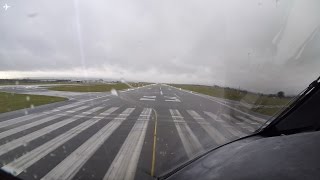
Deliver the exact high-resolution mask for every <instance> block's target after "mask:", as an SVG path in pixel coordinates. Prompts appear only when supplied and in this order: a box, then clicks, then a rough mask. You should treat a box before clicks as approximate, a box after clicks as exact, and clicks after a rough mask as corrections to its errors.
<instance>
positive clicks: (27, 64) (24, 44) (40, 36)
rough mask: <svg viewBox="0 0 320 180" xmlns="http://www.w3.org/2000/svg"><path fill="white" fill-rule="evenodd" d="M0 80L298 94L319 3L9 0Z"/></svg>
mask: <svg viewBox="0 0 320 180" xmlns="http://www.w3.org/2000/svg"><path fill="white" fill-rule="evenodd" d="M10 3H11V4H10V5H11V6H12V7H11V8H10V9H9V10H8V11H3V10H1V11H0V34H1V36H0V76H2V77H22V76H29V77H35V76H50V77H52V76H55V77H66V76H72V77H75V76H87V77H102V78H125V79H128V80H141V81H143V80H144V81H155V82H178V83H198V84H210V85H211V84H218V85H226V86H232V87H239V86H240V87H241V88H245V89H249V90H253V91H261V92H276V91H278V90H284V91H286V92H288V93H297V92H298V91H299V90H301V89H303V88H304V86H306V85H307V84H308V83H309V82H310V81H311V80H312V79H313V78H316V76H318V75H319V69H320V61H319V60H318V58H319V57H320V54H319V47H320V43H319V42H320V39H319V24H320V20H319V19H320V3H319V1H317V0H310V1H290V0H282V1H277V2H276V1H266V2H265V1H263V2H262V1H258V0H249V1H236V0H228V1H212V0H204V1H195V0H164V1H148V0H138V1H129V0H107V1H99V0H93V1H78V0H74V1H71V0H70V1H64V2H63V3H62V2H57V1H42V0H28V1H23V2H22V1H18V0H12V1H10Z"/></svg>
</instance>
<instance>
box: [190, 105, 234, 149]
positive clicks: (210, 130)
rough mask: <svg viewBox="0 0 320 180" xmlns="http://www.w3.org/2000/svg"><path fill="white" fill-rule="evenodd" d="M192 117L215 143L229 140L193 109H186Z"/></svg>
mask: <svg viewBox="0 0 320 180" xmlns="http://www.w3.org/2000/svg"><path fill="white" fill-rule="evenodd" d="M187 112H188V113H189V114H190V115H191V116H192V118H193V119H194V120H195V121H196V122H197V123H198V124H199V125H200V126H201V127H202V128H203V129H204V130H205V131H206V132H207V134H208V135H209V136H210V137H211V138H212V139H213V140H214V141H215V142H216V143H217V144H224V143H226V142H228V141H229V140H228V139H227V138H226V137H225V136H224V135H223V134H221V133H220V132H219V131H218V130H217V129H216V128H214V127H213V126H212V125H211V124H209V123H208V122H207V121H206V120H205V119H204V118H203V117H201V116H200V115H199V114H198V113H197V112H195V111H194V110H187Z"/></svg>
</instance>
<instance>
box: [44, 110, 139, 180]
mask: <svg viewBox="0 0 320 180" xmlns="http://www.w3.org/2000/svg"><path fill="white" fill-rule="evenodd" d="M134 109H135V108H127V109H126V110H125V111H123V112H122V113H121V114H119V115H118V116H117V117H116V118H114V119H113V120H112V121H110V122H109V123H108V124H107V125H105V126H104V127H103V128H102V129H100V130H99V131H98V132H97V133H96V134H94V135H93V136H91V138H90V139H88V140H87V141H86V142H85V143H83V144H82V145H81V146H80V147H78V148H77V149H76V150H75V151H73V152H72V153H71V154H70V155H69V156H68V157H66V158H65V159H64V160H63V161H62V162H60V163H59V164H58V165H57V166H56V167H55V168H53V169H52V170H51V171H50V172H49V173H48V174H46V175H45V176H44V177H43V178H42V179H43V180H45V179H50V180H54V179H57V180H60V179H64V180H67V179H72V178H73V177H74V176H75V174H76V173H77V172H78V171H79V169H80V168H81V167H82V166H83V165H84V164H85V162H86V161H87V160H88V159H89V158H90V157H91V156H92V155H93V154H94V152H96V151H97V150H98V148H99V147H100V146H101V145H102V144H103V143H104V142H105V141H106V140H107V139H108V138H109V136H110V135H111V134H112V133H113V132H114V131H115V130H116V129H117V128H118V127H119V126H120V125H121V124H122V122H123V121H124V120H126V119H127V117H128V116H129V115H130V114H131V113H132V112H133V110H134Z"/></svg>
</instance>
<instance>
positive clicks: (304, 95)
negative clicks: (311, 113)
mask: <svg viewBox="0 0 320 180" xmlns="http://www.w3.org/2000/svg"><path fill="white" fill-rule="evenodd" d="M319 88H320V76H319V77H318V78H317V79H316V80H314V81H313V82H312V83H310V84H309V86H308V87H307V88H306V89H304V90H303V91H302V92H301V93H299V94H298V95H297V96H296V98H294V99H293V100H292V101H291V102H290V103H289V106H288V107H287V108H285V109H284V110H283V111H281V112H280V113H278V114H276V115H275V116H274V117H276V118H271V119H270V120H269V121H267V122H266V123H265V124H264V125H263V126H261V127H260V128H259V129H258V130H257V131H261V130H263V129H266V128H268V127H271V126H274V125H275V124H277V123H278V122H280V121H281V120H282V119H283V118H285V117H286V116H287V115H288V114H290V113H291V112H293V111H294V110H296V109H297V108H298V107H299V106H300V105H302V104H303V103H304V102H305V101H306V100H307V99H308V98H309V97H310V96H312V95H313V94H314V93H315V92H317V90H318V89H319ZM270 121H271V122H270Z"/></svg>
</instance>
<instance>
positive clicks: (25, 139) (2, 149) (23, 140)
mask: <svg viewBox="0 0 320 180" xmlns="http://www.w3.org/2000/svg"><path fill="white" fill-rule="evenodd" d="M78 119H80V117H71V118H68V119H65V120H62V121H60V122H58V123H55V124H51V125H49V126H46V127H44V128H42V129H39V130H37V131H34V132H32V133H30V134H28V135H25V136H22V137H20V138H18V139H15V140H13V141H10V142H8V143H6V144H3V145H1V146H0V156H1V155H3V154H5V153H7V152H9V151H11V150H13V149H15V148H17V147H19V146H22V145H23V144H27V143H29V142H30V141H32V140H34V139H37V138H39V137H41V136H43V135H45V134H48V133H50V132H52V131H54V130H56V129H59V128H61V127H63V126H65V125H67V124H69V123H72V122H74V121H76V120H78Z"/></svg>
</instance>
